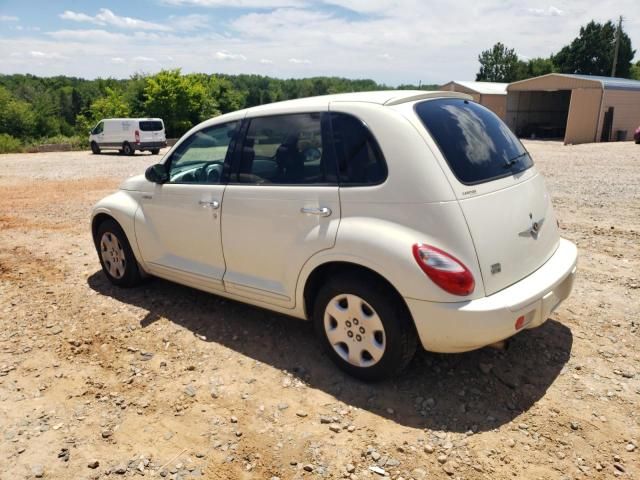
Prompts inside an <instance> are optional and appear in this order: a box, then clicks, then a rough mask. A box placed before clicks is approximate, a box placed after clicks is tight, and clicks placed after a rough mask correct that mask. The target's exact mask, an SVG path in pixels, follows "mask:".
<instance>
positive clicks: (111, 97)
mask: <svg viewBox="0 0 640 480" xmlns="http://www.w3.org/2000/svg"><path fill="white" fill-rule="evenodd" d="M105 94H106V95H105V96H104V97H100V98H98V99H97V100H96V101H95V102H93V103H92V104H91V108H90V110H91V117H92V118H93V120H94V121H96V122H97V121H99V120H101V119H103V118H126V117H128V116H129V105H128V104H127V102H126V101H125V99H124V97H123V96H122V94H121V93H120V92H117V91H116V90H114V89H112V88H109V87H106V88H105Z"/></svg>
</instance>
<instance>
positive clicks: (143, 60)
mask: <svg viewBox="0 0 640 480" xmlns="http://www.w3.org/2000/svg"><path fill="white" fill-rule="evenodd" d="M133 61H134V62H141V63H155V62H157V60H156V59H155V58H152V57H144V56H141V55H140V56H137V57H133Z"/></svg>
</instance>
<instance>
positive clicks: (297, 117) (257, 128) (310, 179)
mask: <svg viewBox="0 0 640 480" xmlns="http://www.w3.org/2000/svg"><path fill="white" fill-rule="evenodd" d="M329 132H330V130H329V122H328V116H327V114H322V113H297V114H291V115H276V116H272V117H257V118H253V119H251V120H250V122H249V128H248V130H247V135H246V137H245V141H244V145H243V148H242V153H241V155H240V163H239V165H238V166H237V171H236V172H235V173H234V175H232V180H234V181H236V182H238V183H248V184H254V185H311V184H313V185H318V184H320V185H327V184H335V183H336V174H335V159H334V156H333V151H332V149H331V147H330V144H329V142H328V139H329V137H330V135H329Z"/></svg>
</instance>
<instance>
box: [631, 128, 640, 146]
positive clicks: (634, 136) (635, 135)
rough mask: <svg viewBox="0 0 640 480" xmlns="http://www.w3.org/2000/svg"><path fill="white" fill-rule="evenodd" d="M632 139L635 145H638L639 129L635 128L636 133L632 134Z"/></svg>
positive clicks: (639, 139)
mask: <svg viewBox="0 0 640 480" xmlns="http://www.w3.org/2000/svg"><path fill="white" fill-rule="evenodd" d="M633 139H634V140H635V141H636V143H640V127H638V128H636V133H634V134H633Z"/></svg>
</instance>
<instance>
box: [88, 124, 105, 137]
mask: <svg viewBox="0 0 640 480" xmlns="http://www.w3.org/2000/svg"><path fill="white" fill-rule="evenodd" d="M102 130H104V122H100V123H99V124H98V125H96V126H95V128H94V129H93V132H91V133H92V134H93V135H98V134H99V133H102Z"/></svg>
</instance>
